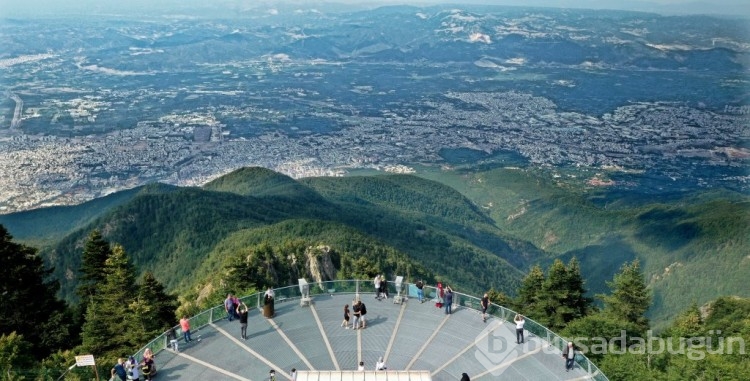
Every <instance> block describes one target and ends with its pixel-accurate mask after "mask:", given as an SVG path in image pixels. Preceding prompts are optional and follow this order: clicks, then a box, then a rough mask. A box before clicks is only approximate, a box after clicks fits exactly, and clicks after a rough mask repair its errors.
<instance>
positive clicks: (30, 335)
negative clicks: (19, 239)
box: [0, 225, 70, 359]
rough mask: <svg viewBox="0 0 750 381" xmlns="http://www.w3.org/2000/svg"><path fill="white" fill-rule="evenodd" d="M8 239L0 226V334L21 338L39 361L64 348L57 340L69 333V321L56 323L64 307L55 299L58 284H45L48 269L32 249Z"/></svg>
mask: <svg viewBox="0 0 750 381" xmlns="http://www.w3.org/2000/svg"><path fill="white" fill-rule="evenodd" d="M12 239H13V237H12V236H11V235H10V234H9V233H8V231H7V230H6V229H5V227H4V226H2V225H0V263H2V266H0V306H1V308H0V334H2V335H8V334H10V333H11V332H16V333H18V334H19V335H22V336H23V338H24V340H25V341H27V342H28V343H30V344H31V354H32V355H33V356H34V357H36V358H37V359H41V358H43V357H45V356H47V355H48V354H49V353H51V352H53V351H55V350H57V349H59V348H61V346H62V345H66V344H68V343H67V342H66V340H69V339H68V338H65V337H61V336H60V332H66V331H67V330H69V329H70V327H69V321H65V320H64V319H60V317H61V316H62V315H64V314H65V312H66V305H65V303H64V302H62V301H60V300H59V299H57V297H56V293H57V290H58V289H59V283H58V282H57V281H52V280H48V278H49V276H50V274H51V273H52V269H45V267H44V262H43V261H42V258H41V257H39V255H37V251H36V249H34V248H32V247H28V246H25V245H21V244H18V243H15V242H13V241H12ZM54 323H57V325H56V324H54Z"/></svg>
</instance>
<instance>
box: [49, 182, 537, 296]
mask: <svg viewBox="0 0 750 381" xmlns="http://www.w3.org/2000/svg"><path fill="white" fill-rule="evenodd" d="M310 221H317V222H310ZM491 222H492V221H491V220H489V219H488V218H487V217H486V216H485V215H483V213H482V212H481V210H478V209H477V208H476V207H475V206H474V205H473V204H472V203H471V202H470V201H468V200H466V199H465V198H464V197H463V196H461V195H460V194H458V193H457V192H455V191H453V190H451V189H450V188H448V187H446V186H444V185H442V184H439V183H436V182H432V181H428V180H425V179H421V178H418V177H414V176H387V177H373V178H357V177H352V178H336V179H328V178H324V179H317V180H310V181H302V182H298V181H295V180H292V179H291V178H288V177H286V176H283V175H280V174H277V173H274V172H271V171H268V170H264V169H257V168H246V169H242V170H238V171H235V172H233V173H230V174H228V175H226V176H224V177H222V178H219V179H217V180H215V181H213V182H211V183H209V184H207V185H206V186H205V187H203V188H176V189H174V190H171V191H168V192H157V191H151V192H140V193H138V194H137V195H136V196H135V197H133V198H132V199H131V200H130V201H128V202H127V203H124V204H122V205H119V206H117V207H116V208H112V209H111V210H109V211H107V212H106V213H103V214H102V215H101V216H99V217H98V218H97V219H95V220H94V221H92V222H91V223H89V224H87V225H85V226H83V227H81V228H80V229H78V230H76V231H75V232H73V233H71V234H69V235H68V236H66V237H65V238H64V239H62V240H61V241H60V243H59V244H57V245H55V246H54V247H52V248H51V249H48V250H45V251H44V252H43V253H44V254H45V255H46V256H47V258H48V260H49V261H50V262H51V263H52V264H54V265H55V275H56V276H57V277H58V278H59V279H62V280H63V285H62V293H63V295H64V296H65V297H67V298H71V299H73V298H74V296H73V290H74V289H75V285H76V281H75V279H76V275H75V274H76V272H77V268H78V266H79V265H80V253H81V250H82V247H83V243H84V241H85V239H86V237H87V235H88V233H89V232H90V231H91V230H93V229H99V230H101V231H102V234H103V236H104V237H105V238H106V239H107V240H109V241H110V242H117V243H120V244H122V245H123V246H124V247H125V249H126V250H127V252H128V253H129V254H130V256H131V258H132V260H133V262H134V264H135V265H136V267H137V268H138V269H139V271H145V270H150V271H152V272H153V273H154V274H156V276H157V277H159V279H160V280H161V281H162V282H164V283H165V284H166V285H167V286H168V287H169V288H170V289H182V290H186V289H190V288H191V287H193V286H195V285H194V284H192V283H191V280H192V279H199V278H201V277H202V276H203V274H204V273H205V272H206V271H209V272H210V271H218V270H220V268H219V267H216V266H220V265H221V263H222V261H221V260H220V259H214V260H212V261H209V262H207V263H205V261H206V258H207V257H209V256H210V255H211V254H210V253H211V252H212V251H213V250H214V249H215V248H216V246H217V245H219V243H221V242H223V241H224V240H225V239H227V238H228V237H230V236H232V235H234V234H237V232H241V231H244V232H246V233H245V234H256V235H257V233H253V232H254V231H256V230H258V229H261V230H262V229H268V228H269V227H271V226H274V225H276V224H280V223H285V224H289V225H291V226H293V227H294V226H296V225H299V227H296V228H289V229H286V230H281V231H279V232H278V233H277V234H279V236H278V237H275V238H276V239H277V240H281V241H289V240H294V239H297V238H298V237H300V236H305V235H306V233H305V229H309V226H311V224H312V225H314V224H316V223H317V224H321V225H328V224H334V226H341V227H342V229H344V228H345V229H350V230H353V231H356V232H357V233H358V235H362V236H366V237H369V238H368V239H371V240H374V241H373V242H379V245H385V246H386V247H389V248H391V249H389V250H394V251H396V252H399V253H403V254H406V255H408V257H409V258H410V260H411V261H414V263H415V266H416V265H417V264H418V266H424V267H426V268H429V269H430V270H431V271H433V272H434V273H435V274H436V276H438V277H440V278H441V279H443V280H444V281H446V282H451V283H452V284H455V285H456V286H457V287H462V288H463V289H464V290H467V291H472V292H480V291H481V290H484V289H486V288H489V287H495V288H497V289H501V290H503V291H506V292H509V293H512V292H514V290H515V288H516V286H517V285H518V282H519V280H520V278H521V276H522V272H521V271H520V270H519V269H518V268H519V267H523V266H525V265H526V263H525V262H524V261H523V260H520V261H519V260H518V258H525V257H534V258H536V257H537V256H538V255H539V252H538V250H536V249H535V248H533V247H531V246H530V245H526V246H525V247H526V248H527V249H528V253H526V254H524V255H522V256H517V257H516V258H514V260H515V261H516V262H517V263H519V264H520V266H514V265H512V264H510V263H509V262H508V261H507V260H506V259H504V256H508V253H510V252H511V251H512V250H511V248H510V247H511V244H508V243H507V242H506V241H505V238H504V237H502V236H501V235H500V232H499V231H498V230H497V229H496V228H494V227H493V226H492V225H491ZM305 226H307V228H305ZM328 236H330V234H329V235H328ZM268 239H269V240H270V237H269V238H268ZM320 244H329V243H328V242H320ZM513 245H516V243H513ZM520 246H523V245H520ZM493 248H502V250H496V251H493ZM211 264H213V265H211ZM206 266H208V268H207V267H206ZM212 266H213V267H212ZM388 275H393V274H388Z"/></svg>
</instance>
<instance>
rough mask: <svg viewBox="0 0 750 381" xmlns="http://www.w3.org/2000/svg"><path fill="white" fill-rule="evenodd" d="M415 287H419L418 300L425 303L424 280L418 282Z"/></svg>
mask: <svg viewBox="0 0 750 381" xmlns="http://www.w3.org/2000/svg"><path fill="white" fill-rule="evenodd" d="M415 286H416V287H417V299H418V300H419V302H420V303H424V290H423V288H424V282H422V280H421V279H420V280H418V281H417V284H415Z"/></svg>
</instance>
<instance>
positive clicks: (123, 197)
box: [0, 168, 750, 328]
mask: <svg viewBox="0 0 750 381" xmlns="http://www.w3.org/2000/svg"><path fill="white" fill-rule="evenodd" d="M596 175H597V176H602V175H601V174H596ZM0 223H2V224H4V225H5V226H7V227H8V230H9V231H10V232H11V233H12V234H15V232H16V231H18V232H19V234H20V237H21V240H22V241H23V242H24V243H29V244H39V245H38V246H39V247H41V253H42V255H43V257H44V258H45V259H46V260H47V263H49V264H50V265H53V266H54V275H55V276H56V278H57V279H60V280H61V295H62V296H63V297H64V298H65V299H66V300H73V301H74V300H75V299H76V296H75V294H74V293H73V290H74V289H75V287H76V284H77V268H78V267H79V266H80V253H81V250H82V248H83V242H84V241H85V238H86V237H87V235H88V234H89V233H90V232H91V231H92V230H94V229H99V230H100V231H101V232H102V235H103V236H104V237H105V238H107V239H109V240H111V241H113V242H118V243H121V244H122V245H123V246H124V247H125V248H126V250H127V251H128V252H129V253H130V255H131V256H132V261H133V264H134V265H135V267H136V269H137V271H138V272H139V273H143V272H145V271H152V272H153V273H154V274H155V276H156V277H157V278H158V279H159V280H160V281H162V282H163V283H164V284H165V285H166V287H167V288H168V289H169V290H172V291H176V292H180V293H186V294H189V293H191V292H193V291H194V290H196V289H200V288H201V287H203V286H205V284H201V282H207V283H206V284H208V283H210V281H209V280H208V279H207V278H206V274H217V273H219V269H220V268H221V266H222V265H223V263H224V262H225V260H226V258H229V257H231V256H233V255H235V254H237V253H239V252H242V251H243V250H245V249H247V248H249V247H252V246H254V245H260V244H264V243H269V242H270V243H273V245H274V246H279V247H283V246H284V245H287V244H290V243H292V242H297V243H299V242H300V240H302V241H304V242H305V243H306V244H309V245H313V244H314V245H315V246H317V245H323V246H325V245H328V246H330V247H331V248H332V249H333V251H334V252H336V253H344V252H345V251H346V250H349V251H351V252H350V253H348V254H346V256H348V257H351V258H355V259H356V258H357V257H359V256H360V255H362V256H366V253H367V252H368V250H367V245H375V246H379V247H382V248H383V250H386V251H388V252H393V253H398V254H399V255H401V256H403V261H408V262H409V263H411V265H410V266H407V267H399V268H398V269H396V270H393V271H394V272H393V273H389V274H387V275H388V276H392V275H394V274H395V273H396V272H399V271H403V270H402V269H404V268H409V269H415V268H417V267H419V268H423V269H424V270H425V271H427V272H428V273H429V274H431V275H430V276H431V277H434V278H436V279H441V280H444V281H446V282H450V283H452V284H454V285H456V287H457V288H458V289H461V290H464V291H468V292H473V293H480V292H482V291H484V290H486V289H489V288H494V289H496V290H501V291H504V292H506V293H508V294H509V295H513V293H514V292H515V290H516V289H517V287H518V285H519V280H520V277H521V274H523V273H524V272H526V271H528V269H529V268H530V267H531V266H532V265H534V264H537V263H538V264H541V265H543V266H547V265H549V264H551V263H552V261H553V260H554V259H556V258H559V259H562V260H563V261H565V262H567V261H569V260H570V259H571V258H574V257H575V258H577V259H578V261H579V263H580V267H581V270H582V273H583V274H585V279H586V287H587V289H588V290H589V294H590V295H594V294H596V293H601V292H605V291H606V283H605V281H606V280H607V279H610V278H611V276H612V275H613V274H614V273H615V272H616V271H617V269H618V268H619V267H620V265H621V264H622V263H624V262H627V261H632V260H634V259H639V260H640V261H641V263H642V267H643V269H644V273H645V275H646V277H647V280H648V284H649V287H650V288H651V289H652V290H653V305H652V306H651V308H650V309H649V311H648V315H649V317H650V318H651V319H652V322H653V325H654V327H655V328H663V327H665V326H666V325H667V324H668V323H669V322H670V321H671V320H672V319H673V318H674V317H675V316H676V314H677V313H678V311H681V310H683V309H685V308H687V307H688V306H690V305H691V304H692V303H705V302H707V301H709V300H712V299H714V298H716V297H719V296H723V295H738V296H745V297H747V296H750V287H748V286H747V283H746V281H745V274H747V273H750V257H748V256H747V250H746V248H747V247H750V242H748V240H749V239H750V202H749V200H748V197H747V196H745V195H741V194H737V193H733V192H726V191H710V192H700V193H673V194H667V195H659V196H658V197H655V196H653V195H648V194H639V193H637V192H636V191H627V190H623V189H622V188H617V189H616V190H615V189H614V188H613V189H612V190H610V189H609V188H606V187H595V186H591V185H588V184H587V183H586V182H585V181H584V180H583V179H580V178H578V177H576V176H572V175H566V174H562V175H558V174H555V173H553V171H551V170H550V171H545V170H527V169H519V168H501V169H491V170H484V171H461V170H449V171H443V170H437V169H427V170H421V171H420V176H414V175H368V176H349V177H343V178H329V177H321V178H306V179H302V180H294V179H291V178H289V177H287V176H284V175H281V174H278V173H275V172H273V171H270V170H266V169H262V168H242V169H238V170H236V171H234V172H232V173H230V174H227V175H225V176H222V177H220V178H218V179H216V180H214V181H212V182H210V183H208V184H206V185H205V186H203V187H192V188H178V187H173V186H166V185H160V184H153V185H149V186H146V187H141V188H137V189H134V190H131V191H127V192H122V193H118V194H114V195H110V196H108V197H107V198H106V199H101V200H94V201H91V202H90V203H85V204H82V205H79V206H74V207H65V208H59V207H57V208H45V209H39V210H35V211H32V212H24V213H17V214H11V215H3V216H0ZM34 229H36V231H38V233H36V234H35V233H34ZM344 232H346V233H344ZM55 237H58V238H55ZM60 237H62V238H60ZM346 237H353V238H351V239H350V240H347V239H345V238H346ZM353 241H356V242H358V244H357V245H356V246H357V248H356V249H355V248H353V246H346V245H347V244H350V243H351V242H353ZM228 248H231V250H230V249H228ZM357 253H360V254H357ZM337 266H345V263H338V264H337ZM365 267H367V266H365ZM377 267H381V268H382V271H391V267H388V266H385V265H382V266H381V265H378V266H375V268H373V269H371V270H370V271H365V272H362V273H361V274H362V275H370V273H373V272H377V271H381V269H376V268H377ZM281 268H284V266H281ZM342 269H343V267H337V269H336V271H337V272H338V276H343V275H349V274H353V273H347V272H346V271H343V270H342ZM355 273H356V272H355ZM425 274H427V273H425ZM406 275H410V274H406ZM290 279H291V278H290ZM282 283H283V282H282Z"/></svg>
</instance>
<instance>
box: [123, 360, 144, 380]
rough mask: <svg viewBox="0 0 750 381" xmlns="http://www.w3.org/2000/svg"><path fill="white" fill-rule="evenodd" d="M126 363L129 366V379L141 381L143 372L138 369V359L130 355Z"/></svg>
mask: <svg viewBox="0 0 750 381" xmlns="http://www.w3.org/2000/svg"><path fill="white" fill-rule="evenodd" d="M126 365H127V366H126V367H127V368H128V380H130V381H141V372H140V371H139V370H138V361H136V360H135V357H133V356H130V358H129V359H128V362H127V363H126Z"/></svg>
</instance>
